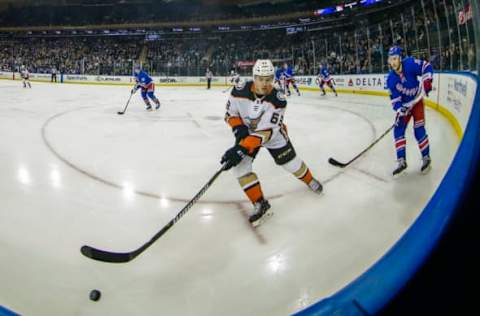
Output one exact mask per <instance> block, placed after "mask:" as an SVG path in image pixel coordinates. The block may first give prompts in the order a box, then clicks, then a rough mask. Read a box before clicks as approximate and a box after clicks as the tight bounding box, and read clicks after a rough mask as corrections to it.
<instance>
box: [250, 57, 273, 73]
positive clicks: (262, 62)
mask: <svg viewBox="0 0 480 316" xmlns="http://www.w3.org/2000/svg"><path fill="white" fill-rule="evenodd" d="M253 75H254V76H261V77H267V76H273V75H275V68H274V67H273V64H272V61H271V60H270V59H259V60H257V62H256V63H255V65H254V66H253Z"/></svg>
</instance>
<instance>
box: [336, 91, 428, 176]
mask: <svg viewBox="0 0 480 316" xmlns="http://www.w3.org/2000/svg"><path fill="white" fill-rule="evenodd" d="M419 91H420V92H419V94H418V95H417V97H416V98H415V99H413V100H412V101H410V102H408V103H406V104H405V105H404V106H406V107H411V106H413V105H415V104H417V103H418V102H419V101H420V100H421V99H422V98H423V96H424V92H423V84H422V83H420V90H419ZM395 125H397V122H396V121H395V123H394V124H393V125H392V126H390V127H389V128H388V129H387V130H386V131H385V132H384V133H383V134H382V135H380V137H378V138H377V139H376V140H375V141H374V142H373V143H371V144H370V145H369V146H368V147H367V148H365V149H364V150H362V152H361V153H359V154H358V155H356V156H355V157H353V158H352V159H350V161H348V162H345V163H343V162H340V161H338V160H336V159H334V158H329V159H328V162H329V163H330V164H331V165H334V166H335V167H340V168H345V167H346V166H348V165H350V164H351V163H352V162H354V161H355V160H357V159H358V158H360V157H361V156H362V155H363V154H364V153H366V152H367V151H368V150H370V149H371V148H372V147H373V146H375V145H376V144H377V143H378V142H379V141H380V140H381V139H382V138H384V137H385V135H387V134H388V133H390V131H391V130H392V129H393V128H394V127H395Z"/></svg>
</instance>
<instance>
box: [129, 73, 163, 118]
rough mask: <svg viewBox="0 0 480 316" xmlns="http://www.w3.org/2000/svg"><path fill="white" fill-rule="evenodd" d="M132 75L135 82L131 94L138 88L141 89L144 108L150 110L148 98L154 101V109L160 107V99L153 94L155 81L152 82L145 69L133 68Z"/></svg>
mask: <svg viewBox="0 0 480 316" xmlns="http://www.w3.org/2000/svg"><path fill="white" fill-rule="evenodd" d="M134 76H135V82H136V84H135V86H134V88H133V89H132V94H133V93H135V92H136V91H137V90H138V89H141V93H142V99H143V101H144V102H145V105H146V109H147V110H149V111H150V110H152V105H151V104H150V101H149V98H150V99H151V100H152V101H153V102H154V103H155V109H158V108H160V101H159V100H158V99H157V97H156V96H155V83H154V82H153V79H152V78H151V77H150V76H149V75H148V73H147V72H146V71H145V70H143V69H141V68H138V67H137V68H135V71H134Z"/></svg>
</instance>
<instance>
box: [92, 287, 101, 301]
mask: <svg viewBox="0 0 480 316" xmlns="http://www.w3.org/2000/svg"><path fill="white" fill-rule="evenodd" d="M101 296H102V293H100V291H99V290H91V291H90V300H92V301H94V302H96V301H98V300H99V299H100V297H101Z"/></svg>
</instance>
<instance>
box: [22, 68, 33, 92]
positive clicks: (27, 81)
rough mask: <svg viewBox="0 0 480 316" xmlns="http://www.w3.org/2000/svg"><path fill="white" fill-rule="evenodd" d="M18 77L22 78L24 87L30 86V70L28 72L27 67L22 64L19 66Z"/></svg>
mask: <svg viewBox="0 0 480 316" xmlns="http://www.w3.org/2000/svg"><path fill="white" fill-rule="evenodd" d="M20 77H21V78H22V82H23V87H24V88H26V87H27V85H28V87H29V88H32V85H31V84H30V72H28V69H27V68H26V67H25V66H24V65H22V66H21V67H20Z"/></svg>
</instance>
